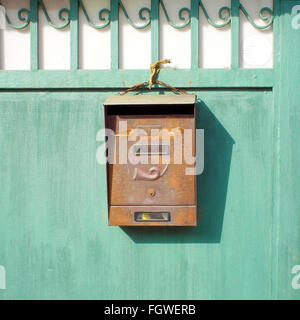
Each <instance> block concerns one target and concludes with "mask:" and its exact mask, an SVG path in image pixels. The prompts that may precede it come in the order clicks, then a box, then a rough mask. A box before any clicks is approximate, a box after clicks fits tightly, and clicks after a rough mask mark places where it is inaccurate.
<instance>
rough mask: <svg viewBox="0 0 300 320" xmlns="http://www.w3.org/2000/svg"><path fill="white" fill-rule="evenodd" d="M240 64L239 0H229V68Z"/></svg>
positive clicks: (235, 67) (237, 66)
mask: <svg viewBox="0 0 300 320" xmlns="http://www.w3.org/2000/svg"><path fill="white" fill-rule="evenodd" d="M239 66H240V1H239V0H231V68H232V69H237V68H239Z"/></svg>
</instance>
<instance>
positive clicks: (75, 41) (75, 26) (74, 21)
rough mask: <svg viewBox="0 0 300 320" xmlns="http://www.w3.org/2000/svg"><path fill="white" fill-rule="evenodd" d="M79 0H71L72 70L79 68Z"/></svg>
mask: <svg viewBox="0 0 300 320" xmlns="http://www.w3.org/2000/svg"><path fill="white" fill-rule="evenodd" d="M78 9H79V5H78V0H70V19H71V22H70V46H71V50H70V52H71V59H70V61H71V65H70V69H71V70H77V69H78V68H79V57H78V51H79V21H78Z"/></svg>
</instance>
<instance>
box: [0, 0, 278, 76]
mask: <svg viewBox="0 0 300 320" xmlns="http://www.w3.org/2000/svg"><path fill="white" fill-rule="evenodd" d="M164 1H165V5H166V8H167V10H168V13H169V16H170V19H171V20H172V21H173V22H174V23H176V24H182V21H181V20H180V19H179V17H178V12H179V9H180V8H182V7H189V8H190V0H176V1H174V0H164ZM202 1H203V4H204V5H205V7H206V10H207V12H208V14H209V15H210V17H211V19H212V20H213V21H214V22H216V23H221V22H222V21H221V20H220V19H219V17H218V11H219V9H220V7H222V6H228V7H230V2H231V1H230V0H214V1H212V0H202ZM83 2H84V4H85V6H86V9H87V11H88V13H89V15H90V18H91V20H92V22H93V23H95V24H101V23H103V22H101V21H99V18H98V12H99V10H100V9H101V8H104V7H105V8H108V9H109V4H110V1H109V0H84V1H83ZM241 2H242V3H243V5H244V6H245V8H246V9H247V10H248V12H249V14H250V15H251V16H252V17H253V19H254V21H255V22H256V23H257V24H263V23H264V22H262V21H261V20H260V18H259V10H260V9H261V8H262V7H264V6H269V7H271V8H272V2H273V1H272V0H251V1H246V0H242V1H241ZM44 3H45V6H46V7H47V11H48V14H49V16H50V18H51V19H52V21H53V22H54V23H55V24H58V25H61V24H62V21H59V19H58V10H59V9H60V8H62V7H67V8H69V0H44ZM150 3H151V1H150V0H126V1H125V0H123V4H124V6H125V7H126V9H127V12H128V14H129V15H130V17H131V19H132V21H133V22H134V23H136V24H141V23H143V21H141V20H140V19H139V17H138V11H139V9H140V8H141V7H144V6H146V7H149V8H150ZM2 4H3V5H4V7H5V8H6V11H7V13H8V15H9V17H10V19H11V21H12V22H13V23H15V24H18V25H20V24H21V23H20V21H18V19H17V10H18V9H20V8H21V7H26V8H29V0H3V1H2ZM199 13H200V23H199V24H200V26H199V32H200V33H199V37H200V38H199V50H200V59H199V60H200V61H199V66H200V67H201V68H229V67H230V65H231V30H230V26H228V27H226V28H224V29H216V28H214V27H212V26H211V25H209V24H208V22H207V20H206V18H205V17H204V14H203V12H202V10H201V9H199ZM0 19H3V15H2V16H1V14H0ZM39 19H40V24H39V31H40V35H39V41H40V68H41V69H46V70H53V69H69V67H70V40H69V39H70V38H69V37H70V28H69V27H68V28H66V29H64V30H56V29H54V28H53V27H51V26H49V25H48V23H47V20H46V18H45V15H44V14H43V12H42V11H41V9H40V13H39ZM79 21H80V28H79V29H80V34H79V39H80V50H79V56H80V68H82V69H109V68H110V27H107V28H105V29H101V30H97V29H94V28H92V27H90V26H89V25H88V23H87V21H86V19H85V16H84V14H83V12H82V10H80V16H79ZM160 22H161V24H160V32H161V35H160V54H161V58H169V59H172V65H171V66H169V67H172V68H178V69H180V68H181V69H182V68H183V69H185V68H190V65H191V31H190V26H187V27H186V28H184V29H180V30H178V29H174V28H172V27H171V26H170V25H169V24H168V23H167V20H166V17H165V15H164V13H163V11H162V9H160ZM119 35H120V40H119V44H120V68H122V69H147V68H148V67H149V64H150V62H151V29H150V27H147V28H146V29H145V30H136V29H134V28H132V27H131V26H130V25H129V24H128V22H127V20H126V18H125V15H124V13H123V12H122V11H120V30H119ZM240 42H241V50H240V58H241V66H242V67H243V68H271V67H273V30H272V28H270V29H269V30H264V31H261V30H258V29H256V28H254V27H253V26H252V25H251V24H250V23H249V22H248V21H247V19H246V18H245V16H244V15H243V13H242V12H241V39H240ZM0 68H1V69H3V70H24V69H25V70H26V69H29V68H30V34H29V28H27V29H26V30H21V31H19V30H13V29H11V28H9V27H6V28H5V29H4V30H0Z"/></svg>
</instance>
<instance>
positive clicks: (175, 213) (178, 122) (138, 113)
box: [104, 94, 197, 226]
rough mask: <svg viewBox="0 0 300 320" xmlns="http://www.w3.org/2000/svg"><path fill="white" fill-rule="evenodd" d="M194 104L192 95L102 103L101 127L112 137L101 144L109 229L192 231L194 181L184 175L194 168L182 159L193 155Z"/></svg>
mask: <svg viewBox="0 0 300 320" xmlns="http://www.w3.org/2000/svg"><path fill="white" fill-rule="evenodd" d="M195 103H196V96H195V95H192V94H188V95H130V96H112V97H109V98H108V99H107V100H106V101H105V103H104V109H105V127H106V129H110V132H114V136H113V137H112V138H111V139H110V138H108V139H107V141H108V142H109V145H107V154H109V155H108V158H109V161H108V164H107V184H108V208H109V218H108V219H109V225H111V226H196V225H197V187H196V176H195V175H189V174H187V170H186V169H187V168H193V167H195V165H196V164H195V163H194V164H193V165H191V164H187V163H185V159H184V156H185V155H186V154H187V153H190V154H191V156H193V157H194V158H195V155H196V143H195V136H196V135H195V132H196V123H195V122H196V108H195ZM187 131H189V133H190V134H187V135H186V134H185V132H187ZM188 137H191V138H192V139H188ZM108 142H107V144H108ZM180 159H181V162H180Z"/></svg>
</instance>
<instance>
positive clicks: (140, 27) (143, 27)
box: [119, 0, 151, 29]
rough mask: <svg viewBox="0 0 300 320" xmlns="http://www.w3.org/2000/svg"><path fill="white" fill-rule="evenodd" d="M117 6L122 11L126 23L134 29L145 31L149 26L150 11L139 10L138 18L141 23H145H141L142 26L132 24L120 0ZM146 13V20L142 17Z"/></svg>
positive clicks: (144, 8) (145, 8)
mask: <svg viewBox="0 0 300 320" xmlns="http://www.w3.org/2000/svg"><path fill="white" fill-rule="evenodd" d="M119 6H120V8H121V9H122V11H123V12H124V15H125V17H126V19H127V21H128V23H129V24H130V25H131V26H132V27H134V28H135V29H145V28H147V27H148V26H149V24H150V23H151V10H150V9H149V8H147V7H143V8H141V9H140V10H139V18H140V19H141V20H143V21H146V22H145V23H143V24H142V25H137V24H135V23H133V22H132V20H131V19H130V18H129V15H128V13H127V11H126V9H125V7H124V5H123V3H122V1H121V0H119ZM145 12H147V13H148V18H147V17H146V16H145V15H144V13H145Z"/></svg>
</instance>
